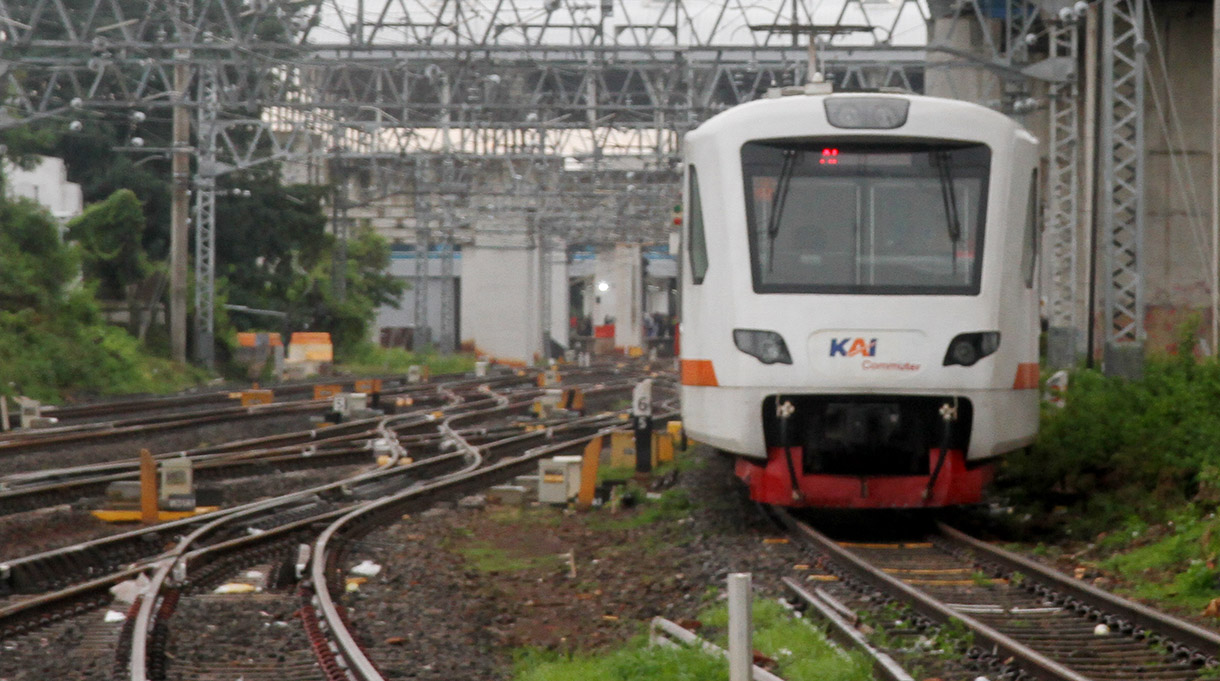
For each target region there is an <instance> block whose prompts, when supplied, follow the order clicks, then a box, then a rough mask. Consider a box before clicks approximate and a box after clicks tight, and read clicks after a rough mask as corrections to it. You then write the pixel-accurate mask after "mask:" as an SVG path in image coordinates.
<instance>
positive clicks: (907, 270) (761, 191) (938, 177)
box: [741, 140, 991, 295]
mask: <svg viewBox="0 0 1220 681" xmlns="http://www.w3.org/2000/svg"><path fill="white" fill-rule="evenodd" d="M741 159H742V169H743V174H744V176H745V191H746V213H747V222H748V225H749V231H750V257H751V265H752V267H753V275H754V290H755V291H756V292H758V293H862V294H869V293H875V294H947V295H974V294H977V293H978V291H979V280H980V269H981V265H982V257H983V225H984V216H985V214H986V209H987V178H988V175H989V171H990V168H991V151H990V150H989V149H988V148H987V146H986V145H983V144H963V143H955V142H940V141H936V142H927V141H923V142H905V141H893V142H883V143H878V142H869V143H847V142H843V143H836V142H833V141H819V140H814V141H810V140H768V141H765V142H751V143H748V144H746V145H745V146H743V147H742V151H741Z"/></svg>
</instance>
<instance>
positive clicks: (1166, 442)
mask: <svg viewBox="0 0 1220 681" xmlns="http://www.w3.org/2000/svg"><path fill="white" fill-rule="evenodd" d="M1217 412H1220V363H1218V362H1216V361H1215V360H1210V359H1209V360H1205V361H1200V362H1196V361H1194V359H1193V358H1192V357H1191V356H1190V355H1183V356H1179V357H1171V358H1159V359H1152V360H1150V361H1149V362H1148V364H1147V366H1146V368H1145V374H1144V377H1143V378H1142V379H1141V380H1138V381H1128V380H1124V379H1121V378H1114V377H1107V376H1104V375H1102V374H1101V373H1100V372H1097V371H1092V370H1081V371H1077V372H1075V373H1073V374H1072V377H1071V382H1070V384H1069V388H1068V392H1067V404H1066V407H1065V408H1063V409H1059V408H1056V407H1053V406H1049V405H1044V406H1043V410H1042V427H1041V431H1040V432H1039V434H1038V439H1037V442H1036V444H1035V445H1034V447H1033V448H1031V449H1030V450H1028V451H1025V452H1018V453H1014V454H1013V455H1010V456H1009V457H1007V459H1006V460H1005V463H1004V466H1003V468H1002V471H1001V478H1000V483H1001V485H1002V487H1003V488H1005V489H1006V490H1007V491H1008V492H1009V493H1011V494H1012V495H1013V496H1014V497H1015V498H1016V500H1017V501H1019V502H1023V503H1025V504H1028V505H1030V506H1031V507H1035V508H1037V507H1041V509H1042V510H1046V509H1049V508H1051V507H1053V506H1066V507H1068V508H1070V509H1073V510H1075V511H1079V512H1077V513H1072V514H1071V517H1073V519H1074V523H1075V525H1076V526H1077V527H1079V528H1080V529H1081V530H1082V531H1085V532H1097V531H1101V530H1105V529H1108V528H1113V527H1114V526H1115V524H1117V523H1121V522H1122V521H1123V520H1124V519H1126V518H1127V517H1128V516H1129V515H1130V514H1131V512H1132V509H1134V508H1137V507H1141V511H1142V512H1143V513H1144V514H1145V517H1146V518H1147V519H1148V520H1149V521H1155V520H1157V519H1159V518H1161V517H1164V516H1163V509H1173V508H1177V507H1180V506H1181V505H1182V504H1184V503H1186V502H1187V501H1190V500H1192V499H1195V498H1196V497H1199V498H1200V500H1204V499H1207V500H1210V501H1211V502H1212V503H1215V502H1217V501H1220V472H1218V471H1220V468H1218V466H1220V419H1218V418H1216V415H1217ZM1150 502H1151V503H1150ZM1157 509H1162V510H1161V511H1158V510H1157Z"/></svg>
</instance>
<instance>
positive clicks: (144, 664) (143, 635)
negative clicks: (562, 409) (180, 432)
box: [129, 454, 458, 681]
mask: <svg viewBox="0 0 1220 681" xmlns="http://www.w3.org/2000/svg"><path fill="white" fill-rule="evenodd" d="M457 458H458V455H456V454H451V455H442V456H438V457H432V458H429V459H425V460H422V461H417V462H414V463H412V464H408V465H407V466H401V467H396V468H394V469H393V470H387V471H378V473H401V472H405V471H409V470H416V469H419V468H422V467H425V466H435V465H437V464H440V463H447V462H449V461H452V460H454V459H457ZM371 475H374V474H364V477H367V476H371ZM357 477H361V476H357ZM351 482H352V480H350V479H349V480H347V481H344V482H337V483H331V484H329V485H327V486H326V487H328V488H335V487H338V486H340V485H342V484H350V483H351ZM315 489H316V488H315ZM312 492H313V490H305V491H301V492H294V493H292V494H289V495H285V496H283V497H276V498H274V499H269V500H266V501H263V502H258V503H256V504H253V505H251V506H250V507H248V508H246V509H244V510H242V511H237V512H229V513H225V514H223V516H222V517H218V518H216V519H214V520H213V521H211V522H209V523H207V524H206V525H204V526H202V527H199V528H196V529H195V530H194V531H192V532H191V533H190V534H188V535H187V536H185V537H183V538H182V539H180V540H179V541H178V543H177V545H175V547H174V548H173V549H172V550H171V551H170V552H168V553H167V554H166V555H165V556H164V557H161V558H159V559H158V560H157V561H156V562H155V563H153V564H152V566H151V567H153V568H154V570H155V571H154V573H153V576H152V578H151V579H150V581H149V585H148V588H147V589H146V591H145V598H144V600H143V601H141V603H140V610H139V612H138V613H137V615H136V622H135V627H134V630H133V636H132V640H131V653H130V667H129V669H130V674H131V676H130V678H131V679H132V681H147V679H148V636H149V634H150V633H151V631H152V622H153V616H154V612H155V606H156V605H157V601H158V600H159V599H158V595H159V594H160V593H161V591H162V590H164V588H165V584H166V582H167V581H169V578H170V577H171V576H173V575H175V574H178V575H181V576H183V577H184V576H185V575H186V571H187V566H188V563H189V560H190V559H191V558H198V557H199V556H201V555H203V554H205V553H207V552H208V551H211V550H216V551H222V550H225V549H232V548H234V547H240V546H244V545H247V544H252V543H258V542H266V541H269V540H271V539H272V538H274V537H276V536H278V535H281V534H283V533H285V532H291V531H295V530H297V529H300V528H303V527H309V526H311V525H313V524H314V523H317V522H319V521H321V520H326V519H329V518H330V517H334V516H337V515H340V514H342V513H343V512H345V511H346V510H347V509H336V510H331V511H326V512H323V513H320V514H318V515H315V516H311V517H309V518H305V519H301V520H297V521H294V522H291V523H287V524H285V525H281V526H278V527H275V528H272V529H269V530H266V531H264V532H260V533H258V534H256V535H248V536H242V537H237V538H233V539H228V540H224V541H222V542H220V543H218V544H217V545H215V546H214V547H213V546H209V547H206V548H204V549H193V548H192V547H193V546H194V545H195V544H196V543H197V542H199V540H200V538H201V537H203V536H204V535H205V534H207V533H209V532H212V531H214V530H217V529H220V528H221V527H223V526H225V525H228V524H230V523H233V522H235V521H238V520H242V519H245V518H249V517H251V516H254V515H256V514H260V513H263V512H266V511H271V510H274V509H276V508H277V507H282V506H286V505H288V504H290V503H295V502H297V501H302V500H305V499H308V498H309V497H310V496H313V494H312ZM357 503H359V502H357Z"/></svg>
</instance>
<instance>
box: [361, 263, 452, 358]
mask: <svg viewBox="0 0 1220 681" xmlns="http://www.w3.org/2000/svg"><path fill="white" fill-rule="evenodd" d="M441 259H442V258H441V254H439V253H431V254H430V256H429V258H428V267H427V278H426V280H425V283H424V288H425V290H424V291H423V293H424V307H425V309H426V312H425V325H426V326H428V327H429V328H431V329H432V342H433V343H437V342H439V341H440V337H441V336H440V334H441V326H442V324H443V321H442V315H441V308H442V305H443V303H442V299H441V295H442V294H443V292H444V291H445V289H446V287H447V286H448V287H449V288H450V290H451V291H453V294H454V295H455V296H456V294H457V288H456V282H457V281H458V279H459V278H460V277H461V275H462V252H461V251H458V252H456V253H454V258H453V277H451V278H449V279H448V280H446V278H444V277H442V276H441V269H442V267H443V264H442V262H441ZM390 274H391V275H393V276H394V277H395V278H396V279H401V280H403V281H405V282H406V283H407V287H408V288H407V290H406V291H403V293H402V297H401V298H400V299H399V307H398V308H397V309H395V308H393V307H391V306H389V305H383V306H381V307H380V308H378V309H377V320H376V323H375V324H376V326H375V328H374V330H373V341H374V342H376V341H377V339H378V337H379V336H380V333H381V329H383V328H386V327H404V326H405V327H412V328H414V327H415V298H416V296H418V295H420V293H421V291H420V282H419V281H417V280H416V277H415V253H414V252H404V251H395V252H394V253H392V254H391V259H390ZM454 302H455V305H457V304H458V301H456V300H455V301H454ZM455 316H456V312H455ZM459 337H460V334H459Z"/></svg>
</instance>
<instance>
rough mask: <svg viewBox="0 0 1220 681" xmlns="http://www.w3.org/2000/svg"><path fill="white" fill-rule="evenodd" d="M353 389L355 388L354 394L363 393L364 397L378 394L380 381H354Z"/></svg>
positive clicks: (367, 379) (363, 379) (372, 379)
mask: <svg viewBox="0 0 1220 681" xmlns="http://www.w3.org/2000/svg"><path fill="white" fill-rule="evenodd" d="M355 388H356V390H355V392H358V393H365V394H366V395H367V394H371V393H379V392H381V379H380V378H362V379H360V380H358V381H356V386H355Z"/></svg>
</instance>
